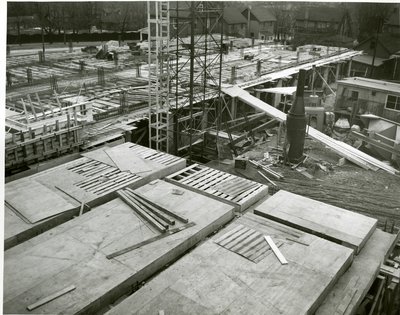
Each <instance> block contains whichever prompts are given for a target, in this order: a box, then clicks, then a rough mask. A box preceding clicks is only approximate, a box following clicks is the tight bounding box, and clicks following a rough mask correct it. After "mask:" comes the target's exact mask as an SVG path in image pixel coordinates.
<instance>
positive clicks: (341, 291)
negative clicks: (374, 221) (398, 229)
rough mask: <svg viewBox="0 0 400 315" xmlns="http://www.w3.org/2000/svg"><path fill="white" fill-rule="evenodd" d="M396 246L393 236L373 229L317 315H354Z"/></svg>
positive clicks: (394, 236)
mask: <svg viewBox="0 0 400 315" xmlns="http://www.w3.org/2000/svg"><path fill="white" fill-rule="evenodd" d="M396 242H397V239H396V235H393V234H389V233H385V232H383V231H382V230H379V229H376V230H375V231H374V233H373V234H372V235H371V237H370V238H369V240H368V242H367V244H365V246H364V248H363V249H362V250H361V252H360V254H359V255H358V256H356V257H355V258H354V261H353V263H352V265H351V266H350V268H349V269H348V270H347V271H346V272H345V273H344V274H343V276H341V277H340V279H339V281H338V282H337V283H336V285H335V286H334V287H333V289H332V290H331V292H329V294H328V296H327V297H326V298H325V300H324V302H323V303H322V305H321V306H320V307H319V308H318V310H317V311H316V314H317V315H331V314H355V313H356V311H357V309H358V307H359V306H360V304H361V302H362V300H363V299H364V297H365V296H366V294H367V293H368V290H369V289H370V287H371V286H372V284H373V282H374V281H375V279H376V276H377V275H378V273H379V270H380V266H381V263H383V262H384V261H385V257H388V255H389V253H390V252H391V251H392V248H393V246H394V245H395V243H396Z"/></svg>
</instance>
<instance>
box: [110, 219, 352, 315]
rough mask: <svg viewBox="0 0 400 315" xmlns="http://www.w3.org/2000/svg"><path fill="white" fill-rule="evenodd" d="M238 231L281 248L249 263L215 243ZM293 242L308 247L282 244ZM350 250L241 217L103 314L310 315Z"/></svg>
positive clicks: (348, 259) (347, 259)
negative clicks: (282, 258)
mask: <svg viewBox="0 0 400 315" xmlns="http://www.w3.org/2000/svg"><path fill="white" fill-rule="evenodd" d="M239 225H243V226H246V227H248V228H251V229H254V230H256V231H259V232H260V233H261V234H263V235H270V236H271V237H272V238H273V239H274V240H279V241H282V242H283V243H284V244H283V245H282V246H281V247H280V251H281V252H282V254H283V255H284V256H285V257H286V259H287V260H288V264H287V265H282V264H281V263H280V262H279V260H278V259H277V258H276V257H275V255H274V254H270V255H267V256H266V257H265V258H264V259H262V260H261V261H259V262H258V263H254V262H252V261H250V260H248V259H246V258H244V257H242V256H241V255H238V254H237V253H234V252H233V251H231V250H228V249H226V248H224V247H222V246H220V245H218V244H216V243H215V241H216V240H218V239H219V238H221V236H223V235H224V234H226V233H229V231H231V230H233V229H235V228H237V227H238V226H239ZM287 238H295V239H297V240H299V241H302V242H304V243H307V244H308V246H306V245H303V244H300V243H298V242H294V241H291V240H288V239H287ZM352 253H353V252H352V250H351V249H349V248H346V247H344V246H341V245H338V244H335V243H332V242H329V241H327V240H324V239H322V238H319V237H317V236H314V235H310V234H307V233H305V232H301V231H298V230H295V229H292V228H290V227H286V226H283V225H281V224H279V223H276V222H273V221H270V220H268V219H265V218H262V217H259V216H256V215H254V214H251V213H247V214H245V215H243V216H242V217H240V218H239V219H238V220H236V221H235V222H233V223H232V224H230V225H228V226H227V227H226V228H225V229H223V230H222V231H220V232H219V233H218V234H216V235H215V236H214V237H213V238H212V239H210V240H208V241H206V242H205V243H203V244H202V245H200V246H199V247H197V248H196V249H194V250H193V251H192V252H190V253H189V254H187V255H186V256H184V257H183V258H181V259H180V260H179V261H177V262H176V263H175V264H173V265H172V266H170V267H169V268H168V269H167V270H165V271H163V272H162V273H161V274H159V275H158V276H156V277H155V278H154V279H152V280H151V281H150V282H149V283H148V284H147V285H146V286H144V287H142V288H141V289H140V290H138V291H137V292H135V293H134V294H133V295H131V296H129V297H128V298H126V299H125V300H124V301H122V302H121V303H120V304H118V305H116V306H114V307H113V308H112V309H111V310H110V311H109V312H108V313H107V314H108V315H117V314H158V311H159V310H164V312H165V314H230V313H235V314H237V313H238V314H239V313H240V314H249V312H250V313H251V314H293V315H299V314H312V313H313V311H315V309H316V308H317V307H318V305H319V304H320V302H321V301H322V300H323V298H324V297H325V296H326V294H327V293H328V292H329V289H330V288H331V287H332V286H333V285H334V283H335V281H336V279H337V278H338V277H339V276H340V275H341V274H342V273H343V272H344V271H345V270H346V269H347V267H348V266H349V265H350V263H351V260H352V257H353V254H352Z"/></svg>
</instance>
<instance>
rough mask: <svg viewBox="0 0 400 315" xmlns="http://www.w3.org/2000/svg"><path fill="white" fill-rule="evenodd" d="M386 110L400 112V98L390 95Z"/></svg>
mask: <svg viewBox="0 0 400 315" xmlns="http://www.w3.org/2000/svg"><path fill="white" fill-rule="evenodd" d="M385 108H387V109H394V110H398V111H400V96H395V95H388V96H387V98H386V105H385Z"/></svg>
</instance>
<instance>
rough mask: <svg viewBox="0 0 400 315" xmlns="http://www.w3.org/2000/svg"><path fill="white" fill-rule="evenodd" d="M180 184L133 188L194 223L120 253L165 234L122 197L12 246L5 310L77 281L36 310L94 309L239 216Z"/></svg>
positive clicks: (22, 309)
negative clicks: (148, 223)
mask: <svg viewBox="0 0 400 315" xmlns="http://www.w3.org/2000/svg"><path fill="white" fill-rule="evenodd" d="M174 189H176V186H175V185H173V184H170V183H167V182H164V181H161V180H159V181H157V182H156V183H154V182H153V183H152V184H148V185H145V186H143V187H141V188H139V189H136V190H135V191H136V192H137V193H139V194H140V195H142V196H145V197H146V198H148V199H151V200H152V201H153V202H156V203H158V204H160V205H161V206H162V207H165V208H166V209H169V210H171V211H174V212H175V213H177V214H179V215H181V216H183V217H186V218H188V219H189V220H190V222H194V223H195V225H193V226H191V227H189V228H186V229H184V230H182V231H180V232H178V233H176V234H173V235H169V236H167V237H164V238H161V239H159V240H157V241H154V242H151V243H149V244H147V245H144V246H142V247H140V248H137V249H134V250H132V251H129V252H127V253H125V254H123V255H120V256H117V257H115V258H112V259H107V258H106V256H107V255H109V254H111V253H114V252H115V251H118V250H121V249H123V248H126V247H128V246H131V245H132V244H136V243H137V242H140V241H143V240H147V239H149V238H151V237H154V236H157V235H160V234H159V232H158V231H156V230H154V229H153V228H152V227H151V226H149V225H147V224H146V222H144V221H143V220H142V219H141V218H140V217H139V216H138V215H137V214H136V213H135V211H133V210H132V209H131V208H130V207H129V206H128V205H127V204H126V203H125V202H123V201H122V200H121V199H119V198H116V199H113V200H111V201H109V202H107V203H105V204H103V205H101V206H99V207H97V208H95V209H93V210H92V211H90V212H88V213H85V214H84V215H82V216H80V217H77V218H75V219H73V220H70V221H68V222H66V223H64V224H62V225H59V226H57V227H55V228H53V229H52V230H50V231H47V232H45V233H43V234H41V235H39V236H37V237H34V238H32V239H30V240H28V241H26V242H24V243H22V244H19V245H17V246H15V247H13V248H11V249H9V250H7V251H6V252H5V259H4V290H3V291H4V297H3V302H4V313H13V314H25V313H29V312H28V311H27V309H26V307H27V306H28V305H31V304H33V303H35V302H36V301H38V300H41V299H43V298H45V297H47V296H51V295H52V294H54V293H55V292H57V291H59V290H61V289H63V288H65V287H67V286H70V285H74V286H75V287H76V289H75V290H74V291H71V292H69V293H67V294H65V295H63V296H60V297H59V298H57V299H54V300H52V301H51V302H49V303H46V304H44V305H42V306H40V307H38V308H37V309H36V310H35V312H37V313H45V314H58V313H64V314H75V313H78V312H82V313H86V314H95V313H96V312H97V311H98V310H99V309H101V308H103V307H104V306H106V305H108V304H109V303H112V302H114V301H115V300H117V299H118V298H119V297H120V296H122V295H124V294H126V293H129V292H130V291H131V289H132V288H134V287H135V286H136V285H137V284H139V283H141V282H142V281H143V280H145V279H147V278H148V277H149V276H151V275H152V274H154V273H155V272H157V271H158V270H159V269H161V268H163V267H164V266H165V265H166V264H168V263H170V262H171V261H172V260H174V259H176V258H177V257H179V256H180V255H181V254H183V253H184V252H185V251H186V250H188V249H189V248H190V247H192V246H193V245H194V244H196V243H197V242H198V241H200V240H201V239H203V238H204V237H205V236H207V235H209V234H210V233H212V232H213V231H215V230H216V229H217V228H219V227H220V226H222V225H224V224H226V223H227V222H228V221H229V220H231V219H232V218H233V212H234V208H233V207H232V206H230V205H227V204H224V203H222V202H219V201H216V200H213V199H211V198H208V197H205V196H203V195H200V194H197V193H194V192H192V191H189V190H186V189H182V188H180V189H181V190H182V191H183V194H182V195H174V194H173V193H172V191H173V190H174ZM179 224H184V223H179V222H176V225H177V226H178V225H179Z"/></svg>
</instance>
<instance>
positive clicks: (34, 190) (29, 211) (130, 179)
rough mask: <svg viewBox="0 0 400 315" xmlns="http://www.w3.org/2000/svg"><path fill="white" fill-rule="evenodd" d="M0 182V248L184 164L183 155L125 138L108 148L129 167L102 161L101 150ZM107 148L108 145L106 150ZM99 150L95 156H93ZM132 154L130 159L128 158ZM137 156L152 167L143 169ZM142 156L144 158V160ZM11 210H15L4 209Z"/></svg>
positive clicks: (182, 166) (15, 242)
mask: <svg viewBox="0 0 400 315" xmlns="http://www.w3.org/2000/svg"><path fill="white" fill-rule="evenodd" d="M109 149H110V148H108V147H107V148H105V149H99V150H96V151H92V152H91V154H90V157H82V158H80V159H77V160H75V161H72V162H69V163H65V164H63V165H60V166H57V167H54V168H51V169H49V170H46V171H43V172H40V173H37V174H35V175H32V176H29V177H26V178H23V179H20V180H15V181H13V182H10V183H7V184H6V185H5V203H6V205H7V207H6V209H5V212H6V215H5V236H6V237H5V248H6V249H7V248H10V247H12V246H15V245H16V244H18V243H20V242H22V241H24V240H26V239H29V238H31V237H33V236H34V235H37V234H39V233H41V232H43V231H46V230H48V229H50V228H52V227H53V226H56V225H58V224H60V223H62V222H65V221H66V220H68V219H71V218H72V217H73V216H74V215H77V214H78V213H79V210H80V207H81V205H82V203H84V204H85V206H84V211H87V210H88V206H89V207H94V206H96V205H99V204H101V203H103V202H106V201H108V200H110V199H111V198H113V194H114V192H115V191H116V190H118V189H121V188H123V187H131V188H137V187H140V186H142V185H144V184H146V183H148V182H150V181H152V180H154V179H157V178H162V177H164V176H166V175H168V174H171V173H174V172H176V171H178V170H180V169H182V168H184V167H185V166H186V160H184V159H182V158H179V157H176V156H173V155H169V154H166V153H161V152H158V151H156V150H152V149H149V148H146V147H142V146H139V145H136V144H133V143H130V142H127V143H123V144H121V145H118V146H116V147H114V148H112V150H113V152H114V154H118V152H119V151H118V150H120V152H119V153H120V154H123V155H124V156H125V158H124V159H125V160H126V163H125V165H124V166H127V165H128V164H129V162H130V164H129V165H128V166H129V170H120V169H119V168H118V167H116V166H112V165H109V164H107V163H104V155H105V152H104V150H109ZM106 152H107V151H106ZM96 154H97V155H98V157H99V158H98V160H97V159H96ZM130 157H131V159H129V158H130ZM138 160H143V161H144V162H146V161H149V163H151V165H152V169H151V170H150V171H149V170H148V171H147V172H144V173H143V172H142V169H141V164H138V163H136V162H137V161H138ZM144 162H143V163H144ZM9 212H14V213H9Z"/></svg>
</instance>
